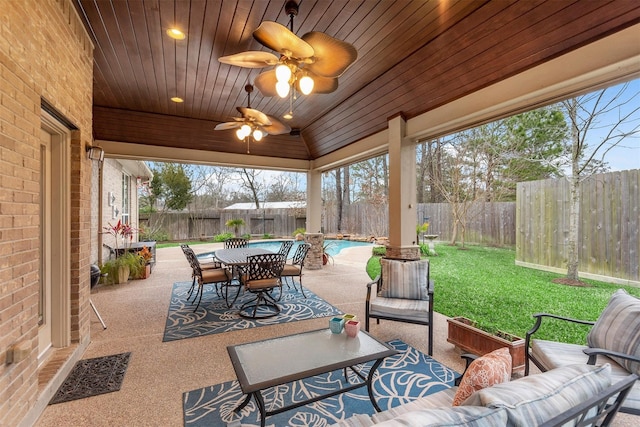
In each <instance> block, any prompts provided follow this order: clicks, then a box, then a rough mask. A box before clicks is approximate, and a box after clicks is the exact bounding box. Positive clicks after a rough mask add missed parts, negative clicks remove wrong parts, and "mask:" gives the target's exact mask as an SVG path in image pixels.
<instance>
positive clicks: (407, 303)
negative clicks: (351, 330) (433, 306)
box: [369, 297, 429, 322]
mask: <svg viewBox="0 0 640 427" xmlns="http://www.w3.org/2000/svg"><path fill="white" fill-rule="evenodd" d="M369 316H382V317H393V318H395V319H406V320H419V321H422V322H427V321H429V301H424V300H419V299H416V300H411V299H398V298H385V297H376V299H374V300H373V301H371V305H370V308H369Z"/></svg>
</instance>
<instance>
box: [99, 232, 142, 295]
mask: <svg viewBox="0 0 640 427" xmlns="http://www.w3.org/2000/svg"><path fill="white" fill-rule="evenodd" d="M104 230H105V231H104V232H105V233H106V234H109V235H111V236H113V238H114V241H115V251H114V252H115V253H114V258H113V259H110V260H108V261H107V262H106V263H104V265H103V266H102V268H101V269H100V271H101V272H102V273H103V274H107V279H108V281H109V282H110V283H117V284H120V283H126V282H127V281H128V280H129V276H130V275H131V276H133V277H135V276H136V275H139V274H140V271H141V270H142V269H143V268H144V265H143V264H142V263H141V261H140V260H141V258H140V256H139V255H138V254H135V253H131V252H129V251H128V250H127V249H128V244H129V243H130V242H131V240H133V233H134V231H135V229H134V228H133V227H131V226H130V225H129V224H123V223H122V221H118V223H117V224H116V225H112V224H111V223H109V224H108V226H106V227H104ZM120 240H122V244H123V249H124V250H122V249H120Z"/></svg>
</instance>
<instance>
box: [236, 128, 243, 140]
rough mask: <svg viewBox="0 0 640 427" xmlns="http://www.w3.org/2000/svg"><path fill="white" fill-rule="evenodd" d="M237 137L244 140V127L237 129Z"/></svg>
mask: <svg viewBox="0 0 640 427" xmlns="http://www.w3.org/2000/svg"><path fill="white" fill-rule="evenodd" d="M236 137H237V138H238V139H239V140H243V139H244V132H242V128H238V130H236Z"/></svg>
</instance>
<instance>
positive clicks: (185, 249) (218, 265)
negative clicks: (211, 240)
mask: <svg viewBox="0 0 640 427" xmlns="http://www.w3.org/2000/svg"><path fill="white" fill-rule="evenodd" d="M180 249H182V253H183V254H184V256H185V258H187V262H188V263H189V266H190V267H191V269H192V270H193V263H192V262H191V260H190V258H189V257H190V254H189V253H188V252H189V251H190V250H191V248H190V247H189V245H187V244H186V243H181V244H180ZM192 252H193V251H192ZM195 256H196V258H197V257H198V256H197V255H195ZM212 259H213V260H212V261H211V262H206V263H202V262H200V260H199V259H198V262H200V268H201V269H202V270H213V269H215V268H222V264H221V263H220V262H218V261H216V259H215V256H213V257H212ZM191 276H192V279H193V280H192V282H191V287H190V288H189V293H188V294H187V301H188V300H189V299H190V298H191V294H192V293H193V290H194V289H195V286H196V276H195V274H193V273H192V274H191ZM216 293H217V294H218V296H220V293H219V289H218V287H216Z"/></svg>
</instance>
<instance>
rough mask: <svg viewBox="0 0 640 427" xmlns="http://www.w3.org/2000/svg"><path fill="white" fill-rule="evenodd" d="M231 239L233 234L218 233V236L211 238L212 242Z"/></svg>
mask: <svg viewBox="0 0 640 427" xmlns="http://www.w3.org/2000/svg"><path fill="white" fill-rule="evenodd" d="M232 237H235V235H234V234H233V233H220V234H216V235H215V236H213V241H214V242H224V241H225V240H227V239H230V238H232Z"/></svg>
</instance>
